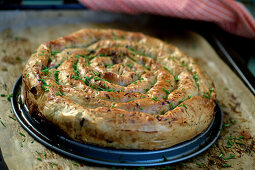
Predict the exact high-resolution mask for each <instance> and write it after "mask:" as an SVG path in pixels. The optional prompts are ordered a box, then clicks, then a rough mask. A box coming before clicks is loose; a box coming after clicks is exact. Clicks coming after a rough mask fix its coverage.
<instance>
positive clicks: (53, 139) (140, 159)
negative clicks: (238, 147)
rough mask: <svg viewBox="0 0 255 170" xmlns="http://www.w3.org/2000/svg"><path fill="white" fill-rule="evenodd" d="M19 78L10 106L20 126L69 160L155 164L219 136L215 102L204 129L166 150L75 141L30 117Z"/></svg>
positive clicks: (167, 161) (187, 154) (180, 157)
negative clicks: (136, 148)
mask: <svg viewBox="0 0 255 170" xmlns="http://www.w3.org/2000/svg"><path fill="white" fill-rule="evenodd" d="M21 90H22V77H21V76H20V77H19V79H18V80H17V82H16V83H15V84H14V87H13V91H12V93H13V98H12V99H11V104H12V108H13V111H14V114H15V115H16V117H17V119H18V121H19V123H20V124H21V126H22V127H23V128H24V129H25V130H26V131H27V132H28V133H29V134H30V135H31V136H33V137H34V138H35V139H36V140H37V141H38V142H40V143H42V144H43V145H45V146H46V147H48V148H50V149H52V150H54V151H56V152H58V153H60V154H62V155H65V156H68V157H71V158H73V159H77V160H79V161H87V162H92V163H97V164H103V165H111V166H156V165H165V164H171V163H176V162H179V161H183V160H186V159H189V158H191V157H194V156H196V155H198V154H200V153H202V152H203V151H205V150H206V149H208V148H209V147H210V146H211V145H212V144H213V143H214V142H215V141H216V140H217V138H218V137H219V135H220V129H221V127H222V111H221V109H220V107H219V105H218V104H217V106H216V110H215V111H216V114H215V117H214V118H213V120H212V123H211V124H210V126H209V127H208V129H207V130H206V131H205V132H203V133H201V134H199V135H198V136H196V137H194V138H193V139H191V140H189V141H185V142H183V143H180V144H178V145H175V146H172V147H170V148H167V149H161V150H155V151H149V150H124V149H114V148H106V147H99V146H94V145H89V144H83V143H79V142H76V141H74V140H72V139H70V138H69V137H67V136H66V135H65V134H64V133H63V132H62V131H60V130H57V128H55V127H53V126H52V125H49V124H47V123H46V122H44V121H42V120H40V119H38V118H34V117H31V116H30V114H29V112H28V109H27V107H26V106H25V105H24V104H23V102H22V101H21V97H20V93H21Z"/></svg>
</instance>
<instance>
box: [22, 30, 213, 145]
mask: <svg viewBox="0 0 255 170" xmlns="http://www.w3.org/2000/svg"><path fill="white" fill-rule="evenodd" d="M23 95H24V100H25V102H26V104H27V106H28V107H29V110H30V113H37V114H38V115H40V116H41V117H43V118H45V119H46V120H48V121H49V122H51V123H53V124H55V125H56V126H58V127H59V128H61V129H62V130H63V131H64V132H66V134H68V135H69V136H70V137H71V138H72V139H74V140H78V141H80V142H85V143H90V144H96V145H100V146H107V147H115V148H125V149H131V148H132V149H151V150H154V149H161V148H167V147H170V146H173V145H175V144H177V143H180V142H183V141H186V140H189V139H191V138H193V137H195V136H196V135H198V134H199V133H201V132H203V131H204V130H205V129H206V128H207V127H208V125H209V124H210V122H211V120H212V118H213V116H214V108H215V98H216V92H215V88H214V85H213V83H212V81H211V80H210V79H208V78H207V77H206V75H205V74H204V73H203V72H202V71H201V69H200V68H199V66H198V65H197V64H196V63H195V61H194V60H193V59H192V58H190V57H188V56H186V55H185V54H183V53H182V52H181V51H180V50H179V49H178V48H176V47H174V46H172V45H170V44H167V43H165V42H163V41H161V40H158V39H156V38H152V37H149V36H146V35H144V34H142V33H133V32H125V31H120V30H112V29H103V30H98V29H83V30H80V31H78V32H75V33H73V34H70V35H68V36H65V37H61V38H59V39H57V40H53V41H49V42H46V43H43V44H42V45H40V46H39V48H38V49H37V51H36V52H35V53H34V54H32V56H31V58H30V59H29V60H28V62H27V64H26V66H25V69H24V72H23Z"/></svg>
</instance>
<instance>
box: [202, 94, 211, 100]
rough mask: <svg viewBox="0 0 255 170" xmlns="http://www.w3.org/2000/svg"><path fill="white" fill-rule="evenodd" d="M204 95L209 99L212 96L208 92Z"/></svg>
mask: <svg viewBox="0 0 255 170" xmlns="http://www.w3.org/2000/svg"><path fill="white" fill-rule="evenodd" d="M203 96H204V97H205V98H207V99H210V98H211V96H210V94H207V93H205V94H204V95H203Z"/></svg>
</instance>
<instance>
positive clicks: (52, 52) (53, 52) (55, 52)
mask: <svg viewBox="0 0 255 170" xmlns="http://www.w3.org/2000/svg"><path fill="white" fill-rule="evenodd" d="M58 53H61V51H51V55H56V54H58Z"/></svg>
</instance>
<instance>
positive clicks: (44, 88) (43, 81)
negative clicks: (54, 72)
mask: <svg viewBox="0 0 255 170" xmlns="http://www.w3.org/2000/svg"><path fill="white" fill-rule="evenodd" d="M41 81H42V83H43V85H42V89H43V90H44V91H45V92H48V91H49V90H48V89H47V88H46V87H45V86H50V85H48V84H47V83H46V82H45V80H44V79H41Z"/></svg>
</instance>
